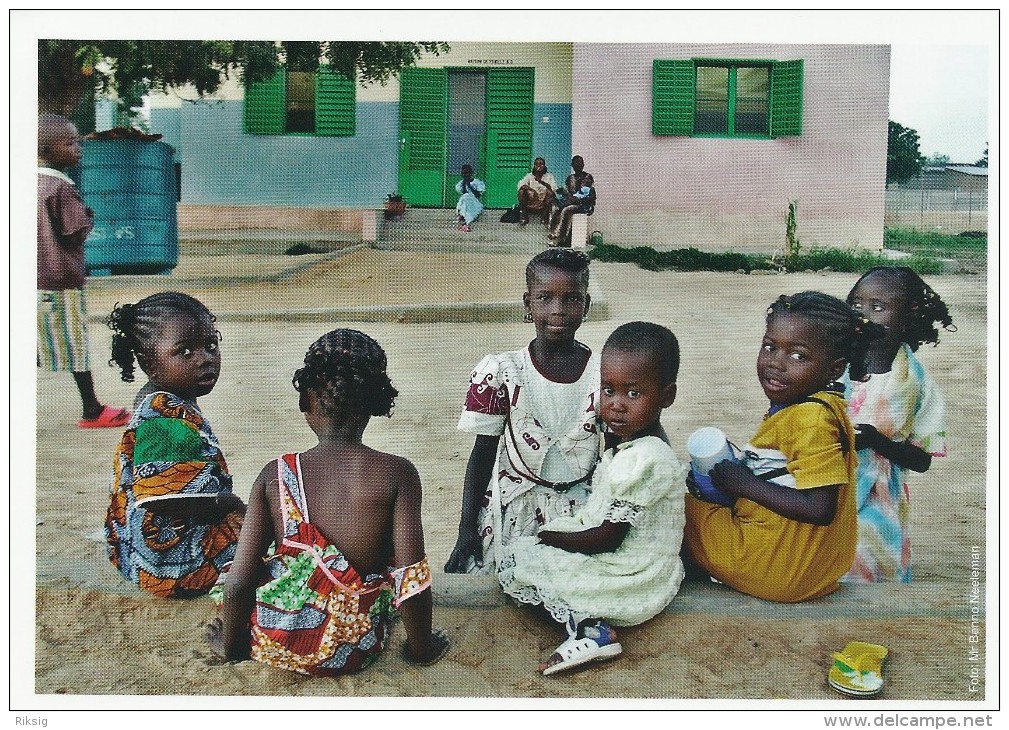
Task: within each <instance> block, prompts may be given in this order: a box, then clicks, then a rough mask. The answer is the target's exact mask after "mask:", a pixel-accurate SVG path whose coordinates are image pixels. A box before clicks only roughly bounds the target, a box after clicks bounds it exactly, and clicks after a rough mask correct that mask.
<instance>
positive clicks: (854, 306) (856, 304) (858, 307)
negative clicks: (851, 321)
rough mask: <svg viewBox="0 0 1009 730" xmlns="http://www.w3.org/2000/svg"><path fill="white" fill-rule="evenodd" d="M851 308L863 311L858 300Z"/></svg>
mask: <svg viewBox="0 0 1009 730" xmlns="http://www.w3.org/2000/svg"><path fill="white" fill-rule="evenodd" d="M851 308H852V309H854V310H855V311H856V312H861V311H862V305H861V304H859V303H858V302H855V303H854V304H852V305H851Z"/></svg>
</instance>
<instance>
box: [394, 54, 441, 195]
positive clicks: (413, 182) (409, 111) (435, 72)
mask: <svg viewBox="0 0 1009 730" xmlns="http://www.w3.org/2000/svg"><path fill="white" fill-rule="evenodd" d="M447 109H448V72H446V71H445V69H443V68H417V67H412V68H408V69H405V70H404V71H403V73H402V75H401V76H400V82H399V135H400V138H399V193H400V194H401V195H403V197H405V198H406V199H407V202H409V203H410V205H413V206H440V205H442V204H443V203H444V199H443V189H444V186H445V160H446V157H447V155H448V141H447V132H446V128H445V115H446V113H447Z"/></svg>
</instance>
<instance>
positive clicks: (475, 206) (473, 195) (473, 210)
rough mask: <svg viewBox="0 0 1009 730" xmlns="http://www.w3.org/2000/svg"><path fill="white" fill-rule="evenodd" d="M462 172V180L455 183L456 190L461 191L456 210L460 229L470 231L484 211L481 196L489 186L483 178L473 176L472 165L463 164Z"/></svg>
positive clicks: (464, 231) (465, 231)
mask: <svg viewBox="0 0 1009 730" xmlns="http://www.w3.org/2000/svg"><path fill="white" fill-rule="evenodd" d="M461 172H462V180H460V181H459V182H457V183H456V184H455V191H456V192H457V193H459V202H458V203H456V204H455V212H456V214H457V215H458V216H459V230H460V231H462V232H463V233H469V232H470V226H471V225H472V224H473V221H475V220H476V219H477V218H478V217H480V214H481V213H482V212H483V202H481V200H480V198H481V196H483V194H484V193H485V192H486V191H487V186H486V185H485V184H484V181H483V180H479V179H477V178H475V177H473V168H472V167H471V166H470V165H463V166H462V170H461Z"/></svg>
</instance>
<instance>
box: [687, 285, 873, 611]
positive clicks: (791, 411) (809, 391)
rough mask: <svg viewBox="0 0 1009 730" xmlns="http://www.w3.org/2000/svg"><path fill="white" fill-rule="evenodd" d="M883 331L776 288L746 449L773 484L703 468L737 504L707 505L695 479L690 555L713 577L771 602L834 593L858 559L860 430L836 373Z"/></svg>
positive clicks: (835, 303)
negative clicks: (766, 466)
mask: <svg viewBox="0 0 1009 730" xmlns="http://www.w3.org/2000/svg"><path fill="white" fill-rule="evenodd" d="M878 329H879V328H878V327H877V326H876V325H873V324H872V323H871V322H866V321H864V320H862V319H861V318H860V317H859V316H858V315H857V314H855V312H853V311H852V309H851V307H849V306H848V305H847V304H846V303H845V302H842V301H841V300H840V299H836V298H835V297H831V296H828V295H826V294H821V293H820V292H802V293H799V294H795V295H792V296H781V297H779V298H778V300H777V301H775V302H774V303H773V304H772V305H771V306H770V308H769V309H768V310H767V329H766V331H765V333H764V338H763V342H762V343H761V347H760V354H759V355H758V356H757V377H758V379H759V380H760V385H761V388H763V391H764V394H765V395H766V396H767V398H768V400H769V401H770V409H769V410H768V412H767V415H766V416H765V417H764V421H763V423H761V425H760V427H759V428H758V429H757V432H756V433H755V434H754V436H753V438H752V439H751V441H750V444H748V445H747V447H746V450H747V451H752V452H756V453H760V454H761V456H762V457H763V459H764V461H765V463H766V462H768V461H772V462H776V464H775V465H779V464H780V468H779V469H776V470H774V471H776V472H777V476H775V477H774V478H775V481H770V479H771V478H772V475H771V474H770V473H768V474H766V475H765V476H764V478H761V476H759V475H756V474H754V473H753V472H752V471H751V470H750V469H749V468H747V467H746V466H745V465H743V464H741V463H736V462H733V461H730V460H725V461H721V462H719V463H718V464H716V465H715V467H714V468H713V469H712V470H711V472H710V477H711V481H712V483H713V484H714V486H715V487H716V488H717V489H719V490H721V491H722V492H723V493H725V494H727V495H728V497H729V499H730V500H733V504H732V506H723V505H721V504H714V503H712V502H709V501H706V500H705V499H703V498H701V497H700V496H699V495H700V494H701V492H699V491H698V487H697V483H696V482H695V480H694V478H693V476H692V475H688V477H687V486H688V488H689V489H690V492H691V494H689V495H687V497H686V513H687V524H686V528H685V530H684V543H685V544H686V546H687V548H688V555H689V556H690V557H691V558H692V559H693V560H694V561H695V562H696V563H698V564H699V565H700V567H701V568H703V569H704V570H705V571H707V572H708V573H709V574H710V575H711V576H712V577H714V578H716V579H717V580H719V581H721V582H723V583H727V584H728V585H730V586H732V587H733V588H735V589H736V590H738V591H742V592H743V593H749V594H750V595H753V596H757V597H758V598H763V599H766V600H771V601H782V602H796V601H805V600H808V599H810V598H816V597H818V596H822V595H825V594H827V593H830V592H831V591H833V590H835V589H836V588H837V585H838V580H839V579H840V578H841V577H842V576H843V575H844V574H845V573H847V572H848V569H849V568H850V567H851V562H852V559H853V557H854V555H855V543H856V540H857V537H856V528H857V518H856V514H855V494H854V490H855V469H856V466H857V464H856V462H857V459H856V456H855V449H854V445H855V432H854V429H853V428H852V425H851V421H849V420H848V414H847V410H846V407H845V402H844V400H843V399H842V398H841V397H840V396H839V395H838V393H837V391H838V390H840V389H841V386H840V384H839V383H836V382H835V381H837V380H838V378H840V377H841V375H842V374H843V373H844V369H845V363H848V364H849V367H850V372H851V376H852V377H853V378H855V379H857V378H861V377H862V376H863V375H864V373H865V358H866V348H867V347H868V344H869V341H870V340H871V339H874V338H875V337H878V335H879V332H878Z"/></svg>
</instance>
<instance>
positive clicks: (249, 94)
mask: <svg viewBox="0 0 1009 730" xmlns="http://www.w3.org/2000/svg"><path fill="white" fill-rule="evenodd" d="M286 118H287V75H286V73H285V71H284V69H280V70H279V71H277V73H276V75H275V76H274V77H273V78H272V79H267V80H266V81H259V82H257V83H253V84H249V85H247V86H246V87H245V132H246V133H247V134H283V133H284V129H285V120H286Z"/></svg>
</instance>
